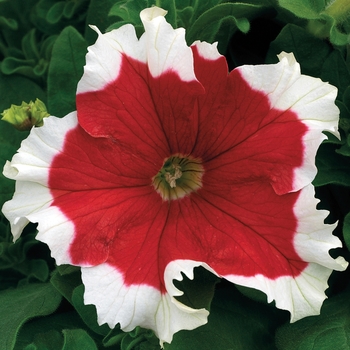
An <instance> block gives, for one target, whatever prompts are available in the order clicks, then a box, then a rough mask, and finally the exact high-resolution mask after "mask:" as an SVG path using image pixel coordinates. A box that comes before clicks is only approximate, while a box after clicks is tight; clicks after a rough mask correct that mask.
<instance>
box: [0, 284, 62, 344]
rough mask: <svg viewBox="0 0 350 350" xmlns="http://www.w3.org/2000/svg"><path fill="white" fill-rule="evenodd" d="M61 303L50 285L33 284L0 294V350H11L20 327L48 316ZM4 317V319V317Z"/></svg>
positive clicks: (59, 296)
mask: <svg viewBox="0 0 350 350" xmlns="http://www.w3.org/2000/svg"><path fill="white" fill-rule="evenodd" d="M60 302H61V295H60V294H59V293H58V292H57V291H56V290H55V288H53V287H52V286H51V284H50V283H41V284H39V283H38V284H37V283H35V284H34V283H33V284H28V285H26V286H22V287H20V288H16V289H8V290H3V291H1V292H0V315H3V317H1V318H0V334H1V342H0V350H9V349H12V348H13V346H14V344H15V340H16V336H17V333H18V331H19V329H20V327H21V326H22V325H23V324H24V323H25V322H26V321H28V320H29V319H31V318H33V317H37V316H44V315H49V314H50V313H52V312H54V311H55V310H56V309H57V307H58V305H59V304H60ZM5 315H6V317H5Z"/></svg>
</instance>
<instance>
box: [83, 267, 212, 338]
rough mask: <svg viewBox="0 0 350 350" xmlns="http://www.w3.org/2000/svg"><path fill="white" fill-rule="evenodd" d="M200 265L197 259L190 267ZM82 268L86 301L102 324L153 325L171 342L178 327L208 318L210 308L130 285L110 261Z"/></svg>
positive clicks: (193, 325) (191, 326)
mask: <svg viewBox="0 0 350 350" xmlns="http://www.w3.org/2000/svg"><path fill="white" fill-rule="evenodd" d="M175 264H176V262H175ZM199 265H201V264H200V263H196V262H193V264H192V267H188V268H189V269H191V268H192V270H193V267H195V266H199ZM173 269H174V267H172V268H171V270H173ZM81 270H82V280H83V283H84V285H85V294H84V302H85V304H93V305H95V306H96V309H97V316H98V323H99V324H104V323H107V324H108V325H109V326H110V327H111V328H114V327H115V325H116V324H118V323H119V324H120V327H121V329H122V330H124V331H126V332H128V331H131V330H133V329H134V328H135V327H137V326H141V327H144V328H148V329H153V330H154V332H155V334H156V335H157V337H158V338H159V340H160V344H161V345H162V344H163V342H167V343H170V342H171V340H172V338H173V334H174V333H176V332H177V331H179V330H181V329H189V330H190V329H194V328H197V327H199V326H201V325H203V324H205V323H206V322H207V317H208V314H209V312H208V311H207V310H205V309H199V310H195V309H192V308H190V307H187V306H186V305H184V304H182V303H180V302H178V301H177V300H176V299H175V298H174V297H173V295H171V293H170V294H168V293H165V294H162V293H161V292H160V291H159V290H157V289H156V288H154V287H151V286H148V285H126V284H125V283H124V279H123V275H122V273H120V272H119V271H118V270H117V269H116V268H114V267H112V266H110V265H108V264H106V263H104V264H101V265H98V266H94V267H83V268H82V269H81ZM166 274H167V273H166ZM177 275H178V274H176V276H177ZM169 277H170V276H169ZM192 277H193V275H192ZM177 295H178V294H177Z"/></svg>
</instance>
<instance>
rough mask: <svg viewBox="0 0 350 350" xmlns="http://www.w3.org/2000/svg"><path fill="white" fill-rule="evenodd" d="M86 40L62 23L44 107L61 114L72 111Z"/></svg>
mask: <svg viewBox="0 0 350 350" xmlns="http://www.w3.org/2000/svg"><path fill="white" fill-rule="evenodd" d="M86 50H87V44H86V41H85V40H84V38H83V37H82V36H81V35H80V34H79V32H78V31H77V30H76V29H75V28H73V27H66V28H65V29H64V30H63V31H62V33H61V34H60V35H59V37H58V38H57V40H56V42H55V44H54V46H53V49H52V58H51V63H50V67H49V76H48V103H47V105H48V111H49V112H50V114H51V115H55V116H57V117H63V116H65V115H66V114H68V113H70V112H72V111H74V110H75V109H76V106H75V95H76V88H77V84H78V81H79V80H80V78H81V76H82V74H83V66H84V64H85V54H86Z"/></svg>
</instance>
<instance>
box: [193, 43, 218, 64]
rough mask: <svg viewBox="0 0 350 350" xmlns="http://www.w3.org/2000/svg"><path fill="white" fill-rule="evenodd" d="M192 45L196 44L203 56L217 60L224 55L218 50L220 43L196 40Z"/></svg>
mask: <svg viewBox="0 0 350 350" xmlns="http://www.w3.org/2000/svg"><path fill="white" fill-rule="evenodd" d="M191 46H195V47H196V48H197V50H198V53H199V55H200V56H201V57H203V58H205V59H207V60H211V61H216V60H217V59H219V58H221V57H223V56H222V55H221V54H220V53H219V51H218V43H217V42H215V43H213V44H209V43H207V42H205V41H199V40H197V41H195V42H194V43H193V44H192V45H191Z"/></svg>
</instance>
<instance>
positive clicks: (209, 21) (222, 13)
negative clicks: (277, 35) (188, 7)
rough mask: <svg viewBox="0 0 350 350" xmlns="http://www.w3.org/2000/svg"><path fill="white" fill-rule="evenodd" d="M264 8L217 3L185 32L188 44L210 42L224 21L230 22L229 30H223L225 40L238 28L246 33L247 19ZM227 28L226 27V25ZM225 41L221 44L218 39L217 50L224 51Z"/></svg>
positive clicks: (248, 25)
mask: <svg viewBox="0 0 350 350" xmlns="http://www.w3.org/2000/svg"><path fill="white" fill-rule="evenodd" d="M264 10H265V8H264V7H263V6H259V5H251V4H243V3H225V4H219V5H217V6H215V7H213V8H210V9H209V10H207V11H205V12H204V13H203V14H201V15H200V16H199V17H198V19H197V20H196V21H195V22H194V23H193V25H192V26H191V27H190V28H189V29H188V31H187V33H186V40H187V43H188V44H192V43H193V42H194V41H195V40H203V41H207V42H209V43H212V42H213V41H214V40H215V38H216V36H217V35H218V32H219V31H220V27H221V26H222V25H223V24H224V23H225V24H226V25H227V23H230V24H231V26H230V31H229V32H227V30H225V31H224V33H225V37H226V41H227V42H228V40H229V38H230V37H231V36H232V35H233V33H234V32H235V30H237V29H239V30H240V31H242V32H243V33H247V32H248V30H249V28H250V24H249V20H248V19H252V18H254V17H256V16H257V15H258V14H259V13H262V12H263V11H264ZM226 29H227V27H226ZM227 42H226V43H225V44H224V45H222V43H221V41H219V51H220V52H225V51H226V45H227Z"/></svg>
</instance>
